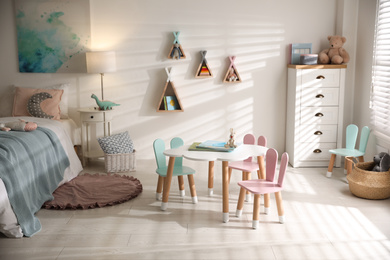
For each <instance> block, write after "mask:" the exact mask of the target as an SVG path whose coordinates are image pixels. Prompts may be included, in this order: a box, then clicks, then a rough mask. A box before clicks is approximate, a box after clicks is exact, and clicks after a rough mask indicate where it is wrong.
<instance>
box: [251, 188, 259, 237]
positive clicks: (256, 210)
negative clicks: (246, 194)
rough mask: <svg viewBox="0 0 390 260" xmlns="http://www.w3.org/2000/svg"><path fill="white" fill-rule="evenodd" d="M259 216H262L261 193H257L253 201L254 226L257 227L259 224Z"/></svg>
mask: <svg viewBox="0 0 390 260" xmlns="http://www.w3.org/2000/svg"><path fill="white" fill-rule="evenodd" d="M259 216H260V194H255V199H254V202H253V221H252V228H254V229H257V227H258V226H259Z"/></svg>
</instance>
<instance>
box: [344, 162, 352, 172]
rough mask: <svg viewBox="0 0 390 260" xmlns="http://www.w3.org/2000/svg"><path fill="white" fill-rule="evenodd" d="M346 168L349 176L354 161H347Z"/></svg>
mask: <svg viewBox="0 0 390 260" xmlns="http://www.w3.org/2000/svg"><path fill="white" fill-rule="evenodd" d="M345 163H346V166H347V174H350V173H351V172H352V159H349V160H345Z"/></svg>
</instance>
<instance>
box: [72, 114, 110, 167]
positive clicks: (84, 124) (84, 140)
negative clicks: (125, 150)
mask: <svg viewBox="0 0 390 260" xmlns="http://www.w3.org/2000/svg"><path fill="white" fill-rule="evenodd" d="M78 112H79V113H80V119H81V146H82V163H83V166H85V165H86V160H87V159H90V158H91V159H92V158H100V157H104V153H103V151H102V150H101V149H99V150H98V149H96V150H93V149H91V145H90V138H91V135H90V128H91V125H93V126H94V127H95V130H96V128H97V127H96V125H97V124H102V125H103V132H104V136H107V135H111V120H112V118H113V110H105V111H103V110H98V109H95V108H82V109H79V110H78Z"/></svg>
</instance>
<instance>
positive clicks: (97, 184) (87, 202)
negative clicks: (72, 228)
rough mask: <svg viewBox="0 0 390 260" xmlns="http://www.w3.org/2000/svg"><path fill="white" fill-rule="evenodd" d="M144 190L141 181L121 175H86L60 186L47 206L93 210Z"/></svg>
mask: <svg viewBox="0 0 390 260" xmlns="http://www.w3.org/2000/svg"><path fill="white" fill-rule="evenodd" d="M141 192H142V184H141V182H140V181H139V180H138V179H136V178H134V177H132V176H121V175H118V174H108V175H99V174H88V173H86V174H84V175H80V176H77V177H76V178H74V179H73V180H71V181H70V182H67V183H65V184H63V185H62V186H60V187H58V188H57V189H56V190H55V191H54V193H53V196H54V199H53V200H52V201H47V202H45V204H43V206H42V208H45V209H92V208H96V207H99V208H101V207H105V206H112V205H115V204H119V203H122V202H125V201H128V200H131V199H132V198H135V197H137V196H138V194H140V193H141Z"/></svg>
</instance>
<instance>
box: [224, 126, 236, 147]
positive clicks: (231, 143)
mask: <svg viewBox="0 0 390 260" xmlns="http://www.w3.org/2000/svg"><path fill="white" fill-rule="evenodd" d="M235 137H236V132H234V130H233V128H230V135H229V141H228V142H227V143H226V144H225V148H236V147H237V145H236V140H235Z"/></svg>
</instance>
